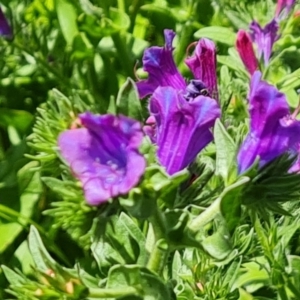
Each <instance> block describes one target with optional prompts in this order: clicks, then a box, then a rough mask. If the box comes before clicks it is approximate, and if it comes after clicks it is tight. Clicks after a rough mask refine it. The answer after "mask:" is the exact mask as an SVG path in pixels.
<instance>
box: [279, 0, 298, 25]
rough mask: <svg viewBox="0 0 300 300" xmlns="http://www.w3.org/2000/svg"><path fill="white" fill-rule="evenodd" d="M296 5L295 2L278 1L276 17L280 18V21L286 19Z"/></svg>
mask: <svg viewBox="0 0 300 300" xmlns="http://www.w3.org/2000/svg"><path fill="white" fill-rule="evenodd" d="M295 3H296V1H295V0H278V1H277V6H276V11H275V17H276V18H279V19H280V20H282V19H284V18H286V17H287V16H288V14H289V13H290V11H291V10H292V8H293V6H294V5H295Z"/></svg>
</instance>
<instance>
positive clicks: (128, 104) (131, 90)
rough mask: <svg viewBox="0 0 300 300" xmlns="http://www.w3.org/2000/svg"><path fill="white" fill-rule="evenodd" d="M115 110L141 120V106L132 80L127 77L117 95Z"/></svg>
mask: <svg viewBox="0 0 300 300" xmlns="http://www.w3.org/2000/svg"><path fill="white" fill-rule="evenodd" d="M117 112H118V113H119V114H122V115H125V116H128V117H131V118H133V119H136V120H139V121H141V120H142V119H143V117H142V107H141V102H140V99H139V94H138V91H137V88H136V85H135V83H134V81H133V80H132V79H131V78H127V80H126V82H125V83H124V84H123V86H122V87H121V89H120V91H119V93H118V96H117Z"/></svg>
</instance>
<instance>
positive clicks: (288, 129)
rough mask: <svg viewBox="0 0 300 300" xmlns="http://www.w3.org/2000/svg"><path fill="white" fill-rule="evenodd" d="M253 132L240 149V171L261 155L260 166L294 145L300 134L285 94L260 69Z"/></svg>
mask: <svg viewBox="0 0 300 300" xmlns="http://www.w3.org/2000/svg"><path fill="white" fill-rule="evenodd" d="M248 98H249V105H250V108H249V111H250V132H249V134H248V135H247V137H246V139H245V141H244V143H243V144H242V146H241V147H240V150H239V153H238V157H237V160H238V167H239V173H243V172H244V171H245V170H247V169H248V168H249V167H250V166H251V165H252V164H253V163H254V161H255V159H256V157H258V156H259V157H260V167H262V166H263V165H265V164H266V163H268V162H270V161H271V160H273V159H274V158H276V157H278V156H279V155H281V154H283V153H284V152H285V151H287V150H288V149H289V148H291V147H292V146H293V145H294V144H295V142H296V140H297V138H298V139H299V136H300V122H299V121H297V120H292V119H290V118H289V106H288V104H287V101H286V98H285V95H284V94H283V93H281V92H279V91H278V90H277V89H276V88H275V87H274V86H272V85H270V84H268V83H266V82H264V81H262V80H261V73H260V72H259V71H256V72H255V73H254V74H253V76H252V79H251V86H250V92H249V96H248Z"/></svg>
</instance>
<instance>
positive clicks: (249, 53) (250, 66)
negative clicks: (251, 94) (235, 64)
mask: <svg viewBox="0 0 300 300" xmlns="http://www.w3.org/2000/svg"><path fill="white" fill-rule="evenodd" d="M236 48H237V51H238V53H239V55H240V58H241V60H242V62H243V63H244V65H245V67H246V68H247V70H248V71H249V73H250V74H251V75H252V74H253V73H254V72H255V71H256V70H257V69H258V62H257V59H256V56H255V53H254V49H253V45H252V41H251V38H250V35H249V34H248V33H247V32H246V31H245V30H239V31H238V33H237V39H236Z"/></svg>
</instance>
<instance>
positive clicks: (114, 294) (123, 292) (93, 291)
mask: <svg viewBox="0 0 300 300" xmlns="http://www.w3.org/2000/svg"><path fill="white" fill-rule="evenodd" d="M132 295H138V292H137V290H136V289H135V288H133V287H130V286H128V287H123V288H114V289H100V288H99V289H97V288H90V289H89V297H90V298H119V297H125V296H132Z"/></svg>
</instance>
